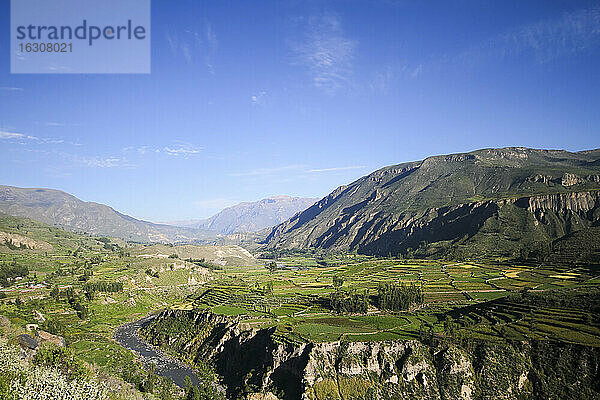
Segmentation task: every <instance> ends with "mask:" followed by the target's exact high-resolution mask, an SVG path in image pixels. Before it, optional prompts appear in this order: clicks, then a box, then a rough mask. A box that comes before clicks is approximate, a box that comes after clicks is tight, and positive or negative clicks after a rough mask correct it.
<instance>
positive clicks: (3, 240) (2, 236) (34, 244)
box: [0, 232, 52, 250]
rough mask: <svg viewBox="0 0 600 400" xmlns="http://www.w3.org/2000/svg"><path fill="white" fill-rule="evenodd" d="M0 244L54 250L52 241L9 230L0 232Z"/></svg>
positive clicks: (11, 246) (20, 247)
mask: <svg viewBox="0 0 600 400" xmlns="http://www.w3.org/2000/svg"><path fill="white" fill-rule="evenodd" d="M0 245H4V246H7V247H9V248H18V249H29V250H52V245H51V244H50V243H47V242H44V241H41V240H35V239H31V238H28V237H26V236H21V235H17V234H15V233H8V232H0Z"/></svg>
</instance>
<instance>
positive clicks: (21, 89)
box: [0, 86, 23, 92]
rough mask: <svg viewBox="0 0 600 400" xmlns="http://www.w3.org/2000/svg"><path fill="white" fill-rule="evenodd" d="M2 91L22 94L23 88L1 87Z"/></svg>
mask: <svg viewBox="0 0 600 400" xmlns="http://www.w3.org/2000/svg"><path fill="white" fill-rule="evenodd" d="M0 90H1V91H3V92H22V91H23V88H20V87H11V86H0Z"/></svg>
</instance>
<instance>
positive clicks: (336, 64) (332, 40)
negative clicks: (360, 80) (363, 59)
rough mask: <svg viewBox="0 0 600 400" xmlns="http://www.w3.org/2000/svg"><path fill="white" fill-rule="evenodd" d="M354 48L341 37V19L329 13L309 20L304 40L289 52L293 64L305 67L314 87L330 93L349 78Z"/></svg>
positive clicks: (352, 43) (344, 84) (344, 37)
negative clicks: (291, 55) (291, 54)
mask: <svg viewBox="0 0 600 400" xmlns="http://www.w3.org/2000/svg"><path fill="white" fill-rule="evenodd" d="M356 46H357V42H356V41H355V40H352V39H349V38H347V37H346V36H345V35H344V32H343V30H342V24H341V20H340V18H339V17H338V16H336V15H332V14H328V15H323V16H318V17H317V16H315V17H311V18H309V19H308V21H307V23H306V27H305V34H304V38H303V39H302V40H301V41H300V42H296V43H293V44H292V45H291V50H292V53H293V55H294V61H295V63H298V64H300V65H304V66H305V67H306V68H308V70H309V73H310V75H311V79H312V83H313V86H315V87H316V88H319V89H322V90H324V91H325V92H327V93H329V94H333V93H335V92H336V91H337V90H338V89H340V88H342V87H344V86H346V85H347V84H348V82H349V80H350V77H351V76H352V69H353V65H352V63H353V60H354V53H355V50H356Z"/></svg>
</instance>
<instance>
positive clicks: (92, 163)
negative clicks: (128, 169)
mask: <svg viewBox="0 0 600 400" xmlns="http://www.w3.org/2000/svg"><path fill="white" fill-rule="evenodd" d="M82 161H83V162H84V163H85V164H87V166H88V167H97V168H115V167H121V166H124V164H123V160H122V159H121V158H118V157H105V158H102V157H89V158H82Z"/></svg>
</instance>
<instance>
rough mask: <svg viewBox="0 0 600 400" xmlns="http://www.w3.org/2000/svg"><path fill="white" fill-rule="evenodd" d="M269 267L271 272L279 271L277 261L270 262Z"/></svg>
mask: <svg viewBox="0 0 600 400" xmlns="http://www.w3.org/2000/svg"><path fill="white" fill-rule="evenodd" d="M267 268H268V269H269V271H271V272H276V271H277V263H276V262H275V261H271V262H270V263H268V264H267Z"/></svg>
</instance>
